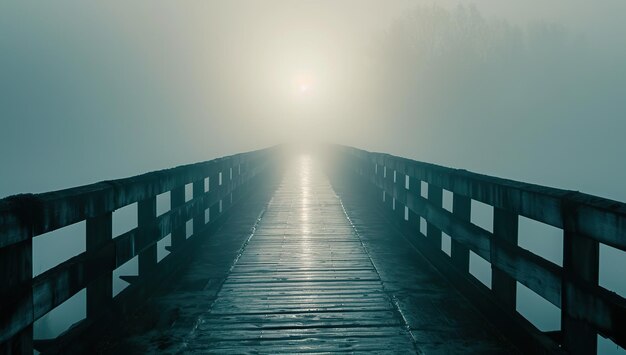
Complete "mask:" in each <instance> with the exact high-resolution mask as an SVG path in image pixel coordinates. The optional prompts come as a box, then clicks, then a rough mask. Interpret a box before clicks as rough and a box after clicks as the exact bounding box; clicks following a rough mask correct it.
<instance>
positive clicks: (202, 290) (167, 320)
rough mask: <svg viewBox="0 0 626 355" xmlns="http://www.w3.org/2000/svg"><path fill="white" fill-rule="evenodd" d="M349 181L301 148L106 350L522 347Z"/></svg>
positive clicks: (427, 351)
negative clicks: (269, 190) (331, 174)
mask: <svg viewBox="0 0 626 355" xmlns="http://www.w3.org/2000/svg"><path fill="white" fill-rule="evenodd" d="M348 190H349V186H335V187H334V188H333V186H331V184H330V182H329V180H328V178H327V177H326V176H325V175H324V173H323V171H322V169H321V167H320V166H319V165H318V164H316V163H315V161H313V160H311V158H308V157H301V158H300V159H298V160H297V161H296V162H295V163H294V164H293V165H292V166H291V167H290V168H288V169H286V172H285V174H284V176H283V178H282V180H281V182H280V184H279V185H278V186H277V189H276V190H275V192H274V193H273V194H272V197H271V199H269V195H268V197H267V198H268V199H269V203H267V200H266V199H265V197H263V196H257V197H255V198H254V199H252V200H251V202H250V203H249V204H248V205H247V206H246V208H244V209H243V210H242V212H241V214H239V215H237V214H235V215H233V217H231V219H230V220H229V221H228V222H227V223H226V224H225V225H224V227H223V228H222V229H221V230H220V231H219V232H218V233H217V234H216V235H212V236H210V237H209V238H208V240H207V242H206V243H205V244H203V246H202V248H199V250H198V251H197V253H196V255H195V256H193V258H192V260H191V262H190V266H189V267H187V268H186V269H184V270H182V271H181V272H180V273H179V274H178V276H176V277H175V278H174V279H173V280H169V281H168V282H167V285H166V287H165V288H164V290H162V291H161V292H160V293H159V294H157V295H155V296H154V297H153V298H152V299H151V300H149V301H148V302H147V304H146V307H144V309H143V310H141V311H140V312H138V314H137V316H136V317H134V319H130V320H125V321H124V323H123V325H122V326H120V328H119V330H117V331H116V332H115V333H112V334H110V335H108V336H106V337H105V338H104V339H105V340H104V341H102V342H101V343H100V344H99V345H98V346H97V347H96V349H95V350H96V351H98V352H101V353H119V352H120V351H124V352H126V353H216V354H226V353H231V354H245V353H255V354H256V353H262V354H274V353H326V352H349V353H352V352H356V353H360V352H368V351H370V352H373V353H398V354H403V353H420V354H444V353H445V354H447V353H493V354H499V353H513V352H516V349H515V348H513V347H512V346H511V345H510V344H509V343H508V342H507V341H505V340H504V339H503V338H502V337H501V336H500V335H499V334H498V332H497V331H496V330H494V329H493V328H492V327H491V326H490V325H489V324H488V323H487V322H486V321H485V320H484V319H483V318H482V317H481V316H480V315H479V314H478V313H477V312H476V311H475V310H474V309H473V308H472V307H471V306H470V304H469V302H468V301H467V300H465V299H464V298H463V297H462V296H461V295H460V294H459V293H458V292H456V291H455V290H454V289H453V288H452V287H451V286H450V285H449V284H448V283H447V282H446V281H445V280H444V278H443V277H442V276H441V275H440V274H439V273H438V272H437V271H436V270H435V269H434V268H433V267H432V266H431V265H430V264H429V263H428V262H427V261H426V260H425V259H424V257H423V256H421V254H420V253H419V252H417V251H416V250H415V249H414V248H413V247H412V246H411V244H410V243H408V242H407V241H406V239H404V237H403V236H402V235H401V234H400V233H399V232H398V231H397V230H395V229H394V228H392V227H391V226H390V225H389V224H388V222H387V221H386V219H385V218H384V217H383V216H382V215H381V214H380V213H379V212H378V211H377V210H376V208H373V207H371V206H366V205H365V204H364V200H362V199H360V198H359V196H354V195H351V194H350V193H349V192H348ZM338 193H339V195H338ZM340 196H341V198H340ZM261 211H263V212H262V214H260V218H259V212H261Z"/></svg>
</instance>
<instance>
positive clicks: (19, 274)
mask: <svg viewBox="0 0 626 355" xmlns="http://www.w3.org/2000/svg"><path fill="white" fill-rule="evenodd" d="M30 234H31V235H30V236H29V237H28V239H26V240H25V241H22V242H19V243H17V244H14V245H11V246H8V247H4V248H1V249H0V280H2V283H1V284H0V296H2V298H3V299H5V300H6V299H7V298H8V299H10V301H8V302H7V301H5V300H3V301H2V302H1V303H0V310H2V314H3V315H4V313H5V311H6V310H7V309H9V310H11V312H15V316H14V317H12V318H13V319H12V320H15V321H25V322H32V321H33V291H32V285H31V281H32V276H33V255H32V250H33V248H32V245H33V243H32V233H30ZM5 295H6V296H7V297H6V298H5ZM14 302H15V304H18V305H25V306H26V307H25V308H22V307H20V308H19V309H16V308H15V306H13V303H14ZM5 307H6V308H5ZM20 323H21V322H20ZM2 326H3V328H4V326H5V324H2ZM6 326H7V327H8V329H11V328H12V327H14V325H12V324H7V325H6ZM32 353H33V325H32V324H30V325H28V326H26V327H25V328H23V329H22V330H20V331H19V332H18V333H17V334H15V335H14V336H13V337H11V338H9V340H7V341H5V342H4V343H2V344H0V354H32Z"/></svg>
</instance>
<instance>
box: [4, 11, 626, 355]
mask: <svg viewBox="0 0 626 355" xmlns="http://www.w3.org/2000/svg"><path fill="white" fill-rule="evenodd" d="M435 4H436V5H435ZM624 14H626V1H623V0H599V1H589V0H550V1H545V0H524V1H521V0H520V1H516V2H511V1H502V0H477V1H473V2H469V1H455V0H445V1H436V2H435V1H420V0H412V1H401V0H395V1H371V0H341V1H306V0H302V1H272V0H263V1H232V0H228V1H226V0H225V1H177V2H171V1H170V2H165V1H136V2H133V3H132V4H129V3H128V2H122V1H106V2H104V1H103V2H101V3H99V4H96V3H93V2H85V1H54V2H52V1H47V2H34V1H32V2H29V1H2V2H0V152H1V154H0V197H3V196H6V195H10V194H15V193H20V192H42V191H48V190H55V189H60V188H66V187H72V186H76V185H81V184H88V183H92V182H96V181H100V180H104V179H113V178H120V177H125V176H132V175H136V174H140V173H144V172H147V171H151V170H157V169H163V168H168V167H172V166H175V165H180V164H187V163H192V162H197V161H203V160H208V159H212V158H215V157H219V156H223V155H227V154H234V153H238V152H242V151H247V150H253V149H259V148H264V147H267V146H270V145H274V144H277V143H281V142H290V141H306V140H311V141H326V142H335V143H341V144H348V145H353V146H357V147H360V148H364V149H368V150H376V151H384V152H388V153H392V154H397V155H402V156H405V157H410V158H414V159H418V160H423V161H428V162H433V163H437V164H441V165H447V166H453V167H458V168H465V169H468V170H473V171H477V172H481V173H485V174H490V175H496V176H502V177H507V178H511V179H515V180H522V181H528V182H534V183H540V184H544V185H550V186H556V187H561V188H566V189H575V190H582V191H584V192H588V193H592V194H598V195H602V196H605V197H609V198H613V199H617V200H621V201H626V188H625V187H624V182H625V181H626V165H625V164H624V156H626V146H625V145H624V132H626V21H624V20H623V18H624ZM74 227H76V228H78V229H80V228H84V227H81V226H80V225H78V226H74ZM74 227H70V228H74ZM520 228H521V227H520ZM66 232H67V231H65V232H64V233H66ZM66 234H67V235H68V236H67V239H66V242H63V243H65V245H63V246H62V249H63V250H66V249H67V250H70V253H78V252H80V251H81V248H83V249H84V245H82V246H81V245H79V244H80V243H78V244H77V240H78V239H76V238H75V236H76V235H82V234H84V232H83V231H81V230H77V231H74V232H71V231H70V232H67V233H66ZM526 234H528V235H531V236H535V235H536V234H537V233H534V232H529V233H526ZM537 235H538V234H537ZM555 235H556V238H552V239H553V240H555V241H556V242H557V243H556V244H558V245H556V246H555V247H554V248H550V247H546V246H545V245H543V244H541V243H542V242H545V240H547V239H550V238H543V236H541V237H540V239H542V241H539V242H536V243H535V245H537V248H536V249H537V250H542V251H545V252H547V253H552V254H554V255H556V257H557V258H558V257H561V256H562V253H561V245H560V244H559V241H560V239H558V238H561V235H560V231H556V232H555ZM543 239H545V240H543ZM39 240H42V242H41V243H44V242H45V238H38V239H36V242H37V243H39ZM81 240H82V241H83V242H84V239H81ZM81 240H78V242H80V241H81ZM522 242H523V240H521V241H520V243H521V244H520V245H522V246H523V247H528V246H527V245H524V244H523V243H522ZM549 242H550V243H552V241H549ZM49 243H50V245H53V246H57V248H58V247H59V243H57V240H51V241H49ZM37 248H39V249H37ZM531 249H532V248H531ZM51 250H53V248H52V247H49V246H46V245H44V244H41V245H40V246H39V247H37V246H36V248H35V264H36V265H35V266H36V268H40V266H41V265H42V264H41V263H42V262H43V261H45V260H44V259H45V257H48V256H50V257H53V256H54V255H52V254H54V253H52V252H51ZM38 253H39V254H38ZM72 255H73V254H72ZM65 257H67V256H65ZM620 257H622V260H623V255H621V254H620V255H616V256H615V257H614V258H612V259H611V258H604V257H603V258H604V259H603V264H602V265H601V268H605V269H607V267H606V265H609V267H608V269H609V271H613V273H612V274H611V273H608V274H607V273H606V272H605V273H604V274H603V275H609V276H610V277H609V276H606V277H608V278H610V279H611V280H613V281H614V284H618V285H619V287H621V290H624V287H625V286H624V284H623V277H622V275H621V274H619V270H620V269H619V267H615V266H614V265H620V264H615V263H614V261H615V260H618V259H619V258H620ZM38 258H39V259H38ZM42 258H43V259H42ZM607 260H609V261H608V262H607ZM622 263H623V262H622ZM40 264H41V265H40ZM485 270H487V273H488V271H489V267H488V266H487V267H486V269H485ZM601 271H602V270H601ZM124 272H125V273H127V271H124ZM485 275H486V273H485ZM601 276H602V275H601ZM622 294H623V293H622ZM82 297H83V301H82V302H83V303H84V295H83V296H82ZM519 298H520V300H524V302H527V300H530V299H531V298H530V296H528V297H526V296H524V297H519ZM529 302H530V301H529ZM79 303H80V302H79ZM69 308H73V309H74V311H76V312H79V311H80V309H83V310H82V312H83V313H84V304H83V305H82V306H80V305H79V306H76V305H74V306H71V307H69ZM527 308H528V309H535V311H536V313H539V318H541V317H543V316H542V313H544V311H543V309H542V308H538V307H537V306H534V305H532V304H531V305H530V306H528V307H527ZM537 310H538V311H537ZM64 312H66V311H64ZM67 312H69V311H67ZM79 313H80V312H79ZM555 314H556V316H555V317H553V318H555V319H556V322H558V321H559V320H560V318H559V315H558V312H557V313H555ZM59 318H61V319H65V318H68V317H66V316H65V315H62V316H60V317H59ZM68 325H69V324H68ZM64 326H66V325H64ZM58 330H59V329H57V331H58ZM609 347H610V346H609ZM603 349H604V348H603ZM605 350H606V349H604V350H603V351H605Z"/></svg>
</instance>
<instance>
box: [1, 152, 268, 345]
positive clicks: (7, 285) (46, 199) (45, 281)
mask: <svg viewBox="0 0 626 355" xmlns="http://www.w3.org/2000/svg"><path fill="white" fill-rule="evenodd" d="M277 149H278V148H269V149H265V150H260V151H255V152H250V153H243V154H237V155H233V156H229V157H225V158H220V159H215V160H211V161H207V162H203V163H198V164H192V165H186V166H181V167H177V168H173V169H168V170H162V171H156V172H152V173H147V174H144V175H140V176H136V177H131V178H127V179H120V180H113V181H104V182H101V183H96V184H93V185H87V186H82V187H77V188H71V189H67V190H62V191H56V192H49V193H43V194H36V195H33V194H26V195H17V196H13V197H8V198H5V199H2V200H0V280H2V284H0V353H28V352H32V346H33V345H32V344H33V339H32V338H33V323H34V322H35V320H37V319H39V318H40V317H42V316H43V315H45V314H46V313H48V312H49V311H51V310H52V309H54V308H55V307H57V306H58V305H60V304H61V303H63V302H64V301H66V300H67V299H69V298H70V297H71V296H72V295H74V294H76V293H77V292H79V291H81V290H83V289H85V288H86V291H87V292H86V298H87V299H86V302H87V309H86V317H87V318H86V319H85V321H89V320H92V319H95V318H97V317H98V316H100V315H101V314H102V313H103V312H104V311H106V310H107V309H108V308H109V306H112V305H113V304H115V302H116V299H117V298H118V297H117V296H116V297H115V299H114V298H113V296H112V272H113V270H114V269H116V268H117V267H119V266H120V265H122V264H124V263H125V262H127V261H129V260H130V259H132V258H134V257H135V256H138V274H139V275H138V276H137V277H136V279H137V280H136V281H137V284H141V283H142V280H144V279H148V278H149V277H150V276H151V275H152V274H154V271H155V270H157V269H158V268H159V267H160V266H161V265H162V264H164V265H167V263H168V260H170V259H172V258H176V257H179V258H180V256H179V255H177V254H181V253H182V252H179V251H180V250H184V246H185V245H186V244H188V243H189V241H191V240H192V239H194V238H193V237H194V236H197V235H200V234H202V233H203V231H205V229H207V228H210V226H211V224H213V223H215V222H216V221H219V219H220V218H219V216H220V215H222V214H225V213H226V212H228V210H229V209H230V208H231V206H232V205H233V204H234V203H235V202H236V201H237V200H239V199H240V198H242V197H244V196H246V194H248V193H249V192H250V191H251V190H250V189H251V188H255V187H257V186H256V185H258V183H259V182H260V181H261V178H262V177H263V175H264V174H266V173H268V171H269V170H271V167H272V165H273V163H272V162H273V160H274V159H275V158H276V156H277V155H278V154H276V153H277V152H276V150H277ZM188 184H193V198H192V199H191V200H189V201H185V186H186V185H188ZM168 191H169V192H170V201H171V209H170V210H169V211H168V212H166V213H164V214H162V215H160V216H157V215H156V204H157V203H156V201H157V195H159V194H162V193H165V192H168ZM133 203H137V208H138V211H137V225H138V226H137V228H134V229H132V230H130V231H128V232H126V233H124V234H122V235H120V236H117V237H115V238H113V235H112V213H113V211H115V210H117V209H120V208H122V207H124V206H127V205H130V204H133ZM207 209H210V213H211V220H210V222H209V223H205V211H206V210H207ZM190 219H193V235H192V236H191V237H190V238H189V241H188V239H187V238H186V235H185V233H186V232H185V226H186V222H187V221H188V220H190ZM81 221H86V251H85V252H83V253H81V254H79V255H77V256H75V257H73V258H71V259H69V260H66V261H65V262H62V263H61V264H59V265H57V266H55V267H53V268H51V269H50V270H47V271H45V272H44V273H42V274H40V275H37V276H36V277H33V258H32V238H33V237H37V236H39V235H42V234H44V233H48V232H51V231H54V230H56V229H59V228H62V227H65V226H68V225H71V224H74V223H77V222H81ZM170 234H171V247H169V250H170V252H171V253H170V254H169V255H168V256H167V257H165V258H164V259H163V260H161V261H160V262H157V242H158V241H159V240H161V239H162V238H164V237H166V236H167V235H170ZM196 239H197V238H196ZM159 270H160V269H159ZM157 277H158V275H157ZM128 280H129V281H130V279H128ZM133 286H134V285H133Z"/></svg>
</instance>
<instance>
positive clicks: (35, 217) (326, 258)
mask: <svg viewBox="0 0 626 355" xmlns="http://www.w3.org/2000/svg"><path fill="white" fill-rule="evenodd" d="M186 190H192V192H193V193H192V194H186ZM444 191H447V192H446V193H447V194H451V195H452V196H453V197H452V207H451V208H445V207H444V205H443V194H444ZM163 194H168V195H169V198H170V208H169V210H168V211H167V212H165V213H162V214H160V215H157V196H161V195H163ZM186 195H190V196H186ZM472 200H474V201H479V202H482V203H484V204H487V205H489V206H492V208H493V216H492V217H493V225H492V226H491V227H492V228H491V229H490V230H491V231H489V230H488V229H489V228H487V229H485V228H482V227H479V226H478V225H476V224H473V223H471V215H472V208H471V206H472V203H471V201H472ZM135 203H136V204H137V228H134V229H132V230H130V231H128V232H126V233H123V234H121V235H118V236H114V235H113V230H112V221H113V212H114V211H115V210H118V209H120V208H122V207H124V206H128V205H132V204H135ZM520 216H524V217H526V218H529V219H532V220H535V221H538V222H540V223H543V224H547V225H550V226H554V227H557V228H560V229H562V230H563V263H562V266H559V265H557V264H555V263H552V262H550V261H548V260H546V259H544V258H542V257H540V256H539V255H536V254H533V253H532V252H530V251H529V250H526V249H523V248H521V247H520V246H519V245H518V229H519V228H518V220H519V218H520ZM81 221H85V223H86V232H85V234H86V235H85V238H86V250H85V251H84V252H83V253H80V254H79V255H77V256H75V257H72V258H70V259H68V260H66V261H64V262H62V263H60V264H58V265H56V266H54V267H52V268H51V269H49V270H47V271H45V272H43V273H41V274H39V275H36V276H34V277H33V256H32V241H33V238H37V237H38V236H40V235H43V234H45V233H48V232H51V231H54V230H57V229H60V228H63V227H65V226H68V225H71V224H74V223H77V222H81ZM442 233H445V235H446V236H449V237H450V238H451V246H450V250H449V253H446V252H444V251H442V235H443V234H442ZM166 237H169V238H170V239H171V245H168V246H167V249H168V251H169V252H170V253H169V255H167V256H165V257H164V258H162V259H161V260H159V259H158V258H157V243H158V242H159V241H162V240H163V239H164V238H166ZM601 244H605V245H608V246H610V247H613V248H617V249H620V250H622V251H624V250H626V205H625V204H623V203H619V202H615V201H610V200H606V199H602V198H599V197H594V196H590V195H586V194H582V193H578V192H573V191H564V190H558V189H553V188H548V187H542V186H537V185H531V184H526V183H521V182H515V181H510V180H504V179H499V178H494V177H489V176H484V175H479V174H475V173H470V172H467V171H464V170H457V169H450V168H445V167H441V166H437V165H432V164H427V163H422V162H417V161H413V160H409V159H404V158H399V157H394V156H390V155H387V154H380V153H370V152H367V151H363V150H359V149H355V148H350V147H344V146H329V147H322V148H318V149H316V150H315V151H314V152H311V154H309V155H298V156H295V155H293V154H292V153H290V152H289V150H288V149H287V148H286V147H282V146H277V147H273V148H269V149H265V150H261V151H255V152H250V153H243V154H238V155H234V156H229V157H225V158H221V159H216V160H212V161H208V162H204V163H198V164H193V165H188V166H182V167H177V168H173V169H169V170H163V171H157V172H153V173H148V174H144V175H140V176H137V177H132V178H127V179H120V180H114V181H104V182H101V183H97V184H93V185H88V186H83V187H77V188H72V189H68V190H63V191H57V192H50V193H44V194H37V195H32V194H25V195H17V196H12V197H9V198H6V199H4V200H0V280H2V283H1V285H0V353H3V354H22V353H32V352H33V351H34V349H35V350H36V351H39V352H42V353H111V354H113V353H115V354H119V353H220V354H221V353H233V354H242V353H267V354H273V353H279V352H287V353H325V352H357V353H359V352H368V351H371V352H375V353H420V354H431V353H437V354H439V353H493V354H499V353H517V352H519V353H521V352H524V353H580V354H594V353H596V351H597V349H596V347H597V337H598V335H600V336H602V337H605V338H609V339H611V340H612V341H613V342H614V343H616V344H618V345H620V346H622V347H625V346H626V300H625V299H624V298H622V297H621V296H619V295H617V294H616V293H613V292H610V291H608V290H606V289H605V288H603V287H601V286H599V284H598V275H599V265H600V256H599V248H600V245H601ZM470 251H471V252H472V253H474V254H476V255H478V256H479V257H481V258H482V259H484V260H486V261H487V262H489V263H490V265H491V273H492V279H491V284H490V285H484V284H483V283H481V282H479V281H478V280H477V279H476V278H475V277H474V276H472V274H470V272H469V265H470V264H469V260H470ZM135 257H137V258H138V275H137V276H126V275H124V276H122V277H123V278H124V280H126V281H128V282H130V283H131V286H129V287H127V288H126V289H124V290H123V291H122V292H120V293H119V294H117V295H115V296H113V292H112V284H113V282H114V280H113V272H114V270H116V269H117V268H118V267H120V266H121V265H123V264H124V263H126V262H127V261H129V260H131V259H133V258H135ZM518 283H519V284H522V285H525V287H527V288H529V289H531V290H532V291H534V292H535V293H536V294H538V295H539V296H541V297H542V298H544V299H545V300H547V301H548V302H550V303H552V304H553V305H554V306H556V307H558V308H560V310H561V329H560V330H558V331H550V332H542V331H540V330H539V329H537V328H536V327H535V326H533V325H532V323H531V322H530V321H529V320H527V319H525V318H524V317H523V316H522V315H521V314H520V313H518V312H517V310H516V289H517V285H518ZM84 289H86V317H85V319H83V320H81V321H80V322H78V323H77V324H75V325H74V326H73V327H71V328H70V329H68V330H67V331H65V332H64V333H63V334H61V335H59V336H58V337H56V338H54V339H33V324H34V322H35V321H36V320H37V319H39V318H41V317H42V316H44V315H46V314H47V313H48V312H50V311H51V310H53V309H55V308H56V307H57V306H59V305H61V304H62V303H63V302H64V301H66V300H68V299H69V298H70V297H72V296H73V295H75V294H77V293H78V292H80V291H82V290H84Z"/></svg>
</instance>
